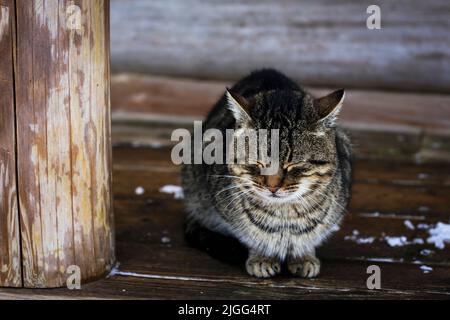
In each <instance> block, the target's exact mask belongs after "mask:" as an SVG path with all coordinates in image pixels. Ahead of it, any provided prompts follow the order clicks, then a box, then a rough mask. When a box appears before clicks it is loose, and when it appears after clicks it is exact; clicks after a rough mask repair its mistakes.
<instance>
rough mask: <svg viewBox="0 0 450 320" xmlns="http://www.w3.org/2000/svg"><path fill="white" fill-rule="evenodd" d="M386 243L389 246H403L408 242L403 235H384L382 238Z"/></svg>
mask: <svg viewBox="0 0 450 320" xmlns="http://www.w3.org/2000/svg"><path fill="white" fill-rule="evenodd" d="M384 239H385V240H386V242H387V243H388V245H390V246H391V247H403V246H404V245H407V244H408V241H407V239H406V237H405V236H401V237H385V238H384Z"/></svg>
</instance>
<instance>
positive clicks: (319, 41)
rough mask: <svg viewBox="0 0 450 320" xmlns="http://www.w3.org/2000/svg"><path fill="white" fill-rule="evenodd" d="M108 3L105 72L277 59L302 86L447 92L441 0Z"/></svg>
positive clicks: (216, 72)
mask: <svg viewBox="0 0 450 320" xmlns="http://www.w3.org/2000/svg"><path fill="white" fill-rule="evenodd" d="M372 4H374V3H373V1H370V0H363V1H361V0H340V1H334V0H319V1H311V2H300V1H296V0H281V1H273V0H272V1H271V0H264V1H261V0H248V1H221V0H213V1H204V0H192V1H183V0H173V1H170V6H168V5H167V3H166V1H164V0H152V1H147V0H134V1H129V0H128V1H123V0H113V1H112V22H113V23H112V62H113V70H115V71H116V70H117V71H137V72H150V73H153V74H160V75H170V76H183V77H197V78H206V79H227V80H236V79H237V78H239V77H241V76H243V75H244V74H246V73H247V72H249V71H250V70H253V69H255V68H262V67H275V68H278V69H281V70H282V71H285V72H287V73H288V74H289V75H290V76H292V77H294V78H295V79H297V80H299V81H300V82H301V83H303V84H304V85H314V86H324V87H330V86H333V87H346V88H349V87H355V88H383V89H401V90H414V91H434V92H447V93H448V92H450V59H449V57H450V33H449V32H448V29H449V27H450V20H449V19H448V11H449V9H450V7H449V4H448V1H446V0H429V1H426V2H425V1H420V0H397V1H391V0H380V1H377V2H376V4H377V5H379V6H380V9H381V29H380V30H369V29H368V28H367V27H366V19H367V18H368V17H369V14H367V13H366V10H367V8H368V6H369V5H372Z"/></svg>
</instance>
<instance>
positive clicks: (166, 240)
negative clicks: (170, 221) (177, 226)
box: [161, 236, 170, 244]
mask: <svg viewBox="0 0 450 320" xmlns="http://www.w3.org/2000/svg"><path fill="white" fill-rule="evenodd" d="M161 243H164V244H168V243H170V238H169V237H166V236H164V237H162V238H161Z"/></svg>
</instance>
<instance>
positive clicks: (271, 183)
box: [265, 175, 282, 193]
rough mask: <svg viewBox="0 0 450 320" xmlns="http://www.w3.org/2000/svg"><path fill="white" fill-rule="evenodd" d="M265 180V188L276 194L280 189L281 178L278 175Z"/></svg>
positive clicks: (267, 177)
mask: <svg viewBox="0 0 450 320" xmlns="http://www.w3.org/2000/svg"><path fill="white" fill-rule="evenodd" d="M265 180H266V181H265V182H266V188H267V189H269V191H270V192H272V193H276V192H277V191H278V190H279V189H280V187H281V182H282V178H281V177H280V176H279V175H273V176H266V177H265Z"/></svg>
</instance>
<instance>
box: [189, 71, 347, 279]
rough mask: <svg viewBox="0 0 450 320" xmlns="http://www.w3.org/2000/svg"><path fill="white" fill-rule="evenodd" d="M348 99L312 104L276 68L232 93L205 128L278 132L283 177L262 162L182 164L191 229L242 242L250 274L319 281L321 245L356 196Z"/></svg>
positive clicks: (338, 95)
mask: <svg viewBox="0 0 450 320" xmlns="http://www.w3.org/2000/svg"><path fill="white" fill-rule="evenodd" d="M343 100H344V91H343V90H339V91H335V92H333V93H331V94H329V95H327V96H325V97H322V98H318V99H314V98H313V97H312V96H311V95H310V94H309V93H307V92H306V91H305V90H303V89H302V88H300V87H299V86H298V85H297V84H296V83H295V82H293V81H292V80H290V79H289V78H287V77H286V76H285V75H283V74H281V73H280V72H278V71H275V70H272V69H264V70H260V71H256V72H253V73H251V74H250V75H248V76H247V77H245V78H243V79H242V80H240V81H239V82H238V83H236V84H235V85H234V86H233V87H232V88H231V89H230V90H227V91H226V92H225V94H224V95H223V96H222V98H221V99H220V100H219V101H218V102H217V103H216V105H215V106H214V107H213V109H212V110H211V112H210V113H209V115H208V117H207V119H206V121H205V123H204V124H203V130H207V129H210V128H216V129H219V130H220V131H222V132H223V134H224V136H225V130H226V129H235V130H237V129H242V128H244V129H246V128H255V129H258V128H265V129H279V166H278V172H277V173H276V174H274V175H270V176H267V175H266V176H264V175H261V172H260V170H261V168H262V167H264V166H266V165H267V164H266V163H264V162H263V160H261V159H258V161H256V162H255V163H244V164H211V165H206V164H185V165H183V168H182V184H183V189H184V193H185V205H186V208H187V212H188V216H187V220H186V221H187V232H190V231H192V228H195V227H196V226H201V227H203V228H206V229H208V230H211V231H213V232H216V233H221V234H224V235H227V236H231V237H234V238H236V239H238V240H239V241H240V242H241V243H242V244H243V245H244V246H245V247H247V248H248V252H249V253H248V258H247V261H246V264H245V266H246V269H247V272H248V273H249V274H250V275H252V276H256V277H263V278H268V277H272V276H274V275H276V274H278V273H280V272H281V265H282V263H285V264H286V266H287V269H288V270H289V271H290V272H291V273H292V274H294V275H297V276H301V277H305V278H311V277H316V276H317V275H318V274H319V272H320V261H319V259H318V258H317V257H316V254H315V248H316V247H317V246H319V245H320V244H321V243H322V242H323V241H324V240H325V239H326V238H327V237H328V236H330V234H331V233H332V232H333V231H335V230H336V229H338V226H339V224H340V223H341V220H342V218H343V216H344V214H345V212H346V209H345V208H346V206H347V203H348V201H349V197H350V186H351V171H352V168H351V147H350V142H349V139H348V138H347V136H346V135H345V134H344V132H343V131H342V130H341V129H339V128H338V127H337V126H336V117H337V115H338V113H339V111H340V109H341V107H342V103H343ZM269 138H270V137H269ZM268 144H269V145H270V142H268Z"/></svg>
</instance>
